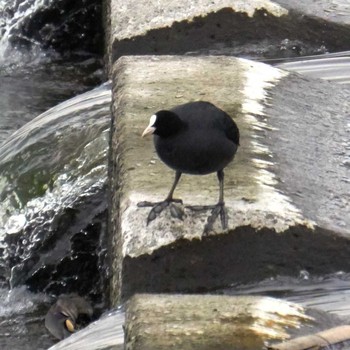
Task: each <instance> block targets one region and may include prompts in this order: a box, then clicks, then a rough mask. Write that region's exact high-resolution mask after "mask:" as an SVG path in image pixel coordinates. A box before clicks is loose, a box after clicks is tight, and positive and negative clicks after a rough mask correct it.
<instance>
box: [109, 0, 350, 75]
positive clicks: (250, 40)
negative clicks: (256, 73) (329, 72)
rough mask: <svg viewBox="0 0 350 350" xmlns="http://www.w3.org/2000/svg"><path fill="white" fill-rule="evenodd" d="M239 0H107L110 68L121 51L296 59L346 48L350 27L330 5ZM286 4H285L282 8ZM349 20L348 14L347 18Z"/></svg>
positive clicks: (135, 53) (124, 52) (139, 53)
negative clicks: (335, 13)
mask: <svg viewBox="0 0 350 350" xmlns="http://www.w3.org/2000/svg"><path fill="white" fill-rule="evenodd" d="M281 3H282V5H283V6H281V5H279V4H278V3H276V2H271V1H267V0H266V1H264V0H262V1H260V0H256V1H249V2H242V1H236V0H226V1H207V0H202V1H200V2H196V4H195V5H194V4H192V5H191V4H188V2H186V1H178V0H177V1H165V0H162V1H157V2H152V3H151V4H150V3H149V2H142V1H137V2H136V1H133V0H129V1H126V2H123V5H121V4H120V2H119V1H117V0H110V1H109V2H107V6H106V12H107V13H108V18H110V23H108V25H107V40H106V41H107V52H108V59H109V66H110V68H111V65H112V63H113V62H114V61H115V60H116V59H118V58H119V57H121V56H123V55H130V54H133V55H141V54H142V55H144V54H155V55H166V54H191V55H197V54H214V55H234V56H237V55H239V56H243V57H252V56H253V57H261V58H275V57H292V56H302V55H311V54H318V53H324V52H327V51H336V50H338V51H339V50H346V49H348V47H349V45H348V42H347V41H346V40H344V38H347V37H349V35H350V27H349V23H348V22H347V21H343V20H342V18H341V19H339V18H337V17H336V18H334V17H333V16H330V12H329V9H330V7H329V6H328V7H327V6H323V8H322V11H320V10H318V11H313V10H310V8H312V9H314V8H315V7H317V6H316V5H312V3H313V2H312V1H307V2H306V3H303V4H302V5H299V4H297V2H296V3H295V4H294V3H292V4H289V5H288V6H287V4H285V3H284V1H281ZM284 5H286V6H284ZM344 18H346V17H344Z"/></svg>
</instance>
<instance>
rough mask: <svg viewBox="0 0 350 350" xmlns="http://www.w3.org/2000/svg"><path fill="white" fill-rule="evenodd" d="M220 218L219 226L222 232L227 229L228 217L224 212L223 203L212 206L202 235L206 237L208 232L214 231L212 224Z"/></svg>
mask: <svg viewBox="0 0 350 350" xmlns="http://www.w3.org/2000/svg"><path fill="white" fill-rule="evenodd" d="M219 216H220V221H221V226H222V229H223V230H226V229H227V227H228V217H227V212H226V207H225V204H224V203H218V204H217V205H215V206H214V208H213V210H212V212H211V214H210V215H209V216H208V219H207V223H206V225H205V227H204V232H203V235H204V236H207V235H208V234H209V233H210V232H213V231H214V223H215V221H216V220H217V218H218V217H219Z"/></svg>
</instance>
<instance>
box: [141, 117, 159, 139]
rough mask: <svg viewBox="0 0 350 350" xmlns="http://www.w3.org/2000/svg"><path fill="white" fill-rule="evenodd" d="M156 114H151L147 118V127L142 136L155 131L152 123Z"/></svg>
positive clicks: (154, 121)
mask: <svg viewBox="0 0 350 350" xmlns="http://www.w3.org/2000/svg"><path fill="white" fill-rule="evenodd" d="M156 119H157V116H156V115H155V114H153V115H152V116H151V118H150V120H149V124H148V126H147V128H146V129H145V130H144V131H143V133H142V137H145V136H146V135H149V134H153V133H154V132H155V131H156V128H155V126H154V124H155V123H156Z"/></svg>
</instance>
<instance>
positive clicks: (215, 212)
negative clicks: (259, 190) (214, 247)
mask: <svg viewBox="0 0 350 350" xmlns="http://www.w3.org/2000/svg"><path fill="white" fill-rule="evenodd" d="M217 177H218V180H219V185H220V193H219V202H218V203H217V204H215V205H192V206H186V207H185V208H186V209H191V210H193V211H203V210H211V214H210V216H209V217H208V219H207V223H206V225H205V227H204V232H203V234H204V235H208V234H209V232H211V231H213V225H214V223H215V221H216V219H217V218H218V216H219V215H220V220H221V226H222V228H223V229H224V230H225V229H226V228H227V226H228V222H227V215H226V208H225V202H224V171H223V170H219V171H218V172H217Z"/></svg>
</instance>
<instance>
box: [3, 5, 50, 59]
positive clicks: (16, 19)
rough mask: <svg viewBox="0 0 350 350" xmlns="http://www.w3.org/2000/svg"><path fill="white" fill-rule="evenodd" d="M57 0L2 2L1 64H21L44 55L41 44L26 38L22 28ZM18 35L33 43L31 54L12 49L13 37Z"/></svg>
mask: <svg viewBox="0 0 350 350" xmlns="http://www.w3.org/2000/svg"><path fill="white" fill-rule="evenodd" d="M53 2H55V0H24V1H20V2H19V1H16V0H0V63H6V62H7V61H10V62H11V63H15V62H20V61H21V60H23V59H25V60H26V61H27V60H28V59H29V56H30V59H31V61H33V57H39V56H41V55H44V53H43V52H42V51H41V49H40V44H39V43H36V42H35V41H34V40H33V39H31V38H27V37H24V36H23V34H21V33H20V29H21V26H23V25H24V24H25V22H26V21H28V19H29V18H30V17H31V16H32V15H33V13H36V12H37V11H39V10H41V9H43V8H48V7H50V5H51V4H52V3H53ZM13 35H18V37H19V38H22V39H24V40H26V41H28V42H30V43H31V50H30V52H25V53H22V52H20V51H17V50H16V48H12V47H11V44H10V40H11V36H13Z"/></svg>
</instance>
